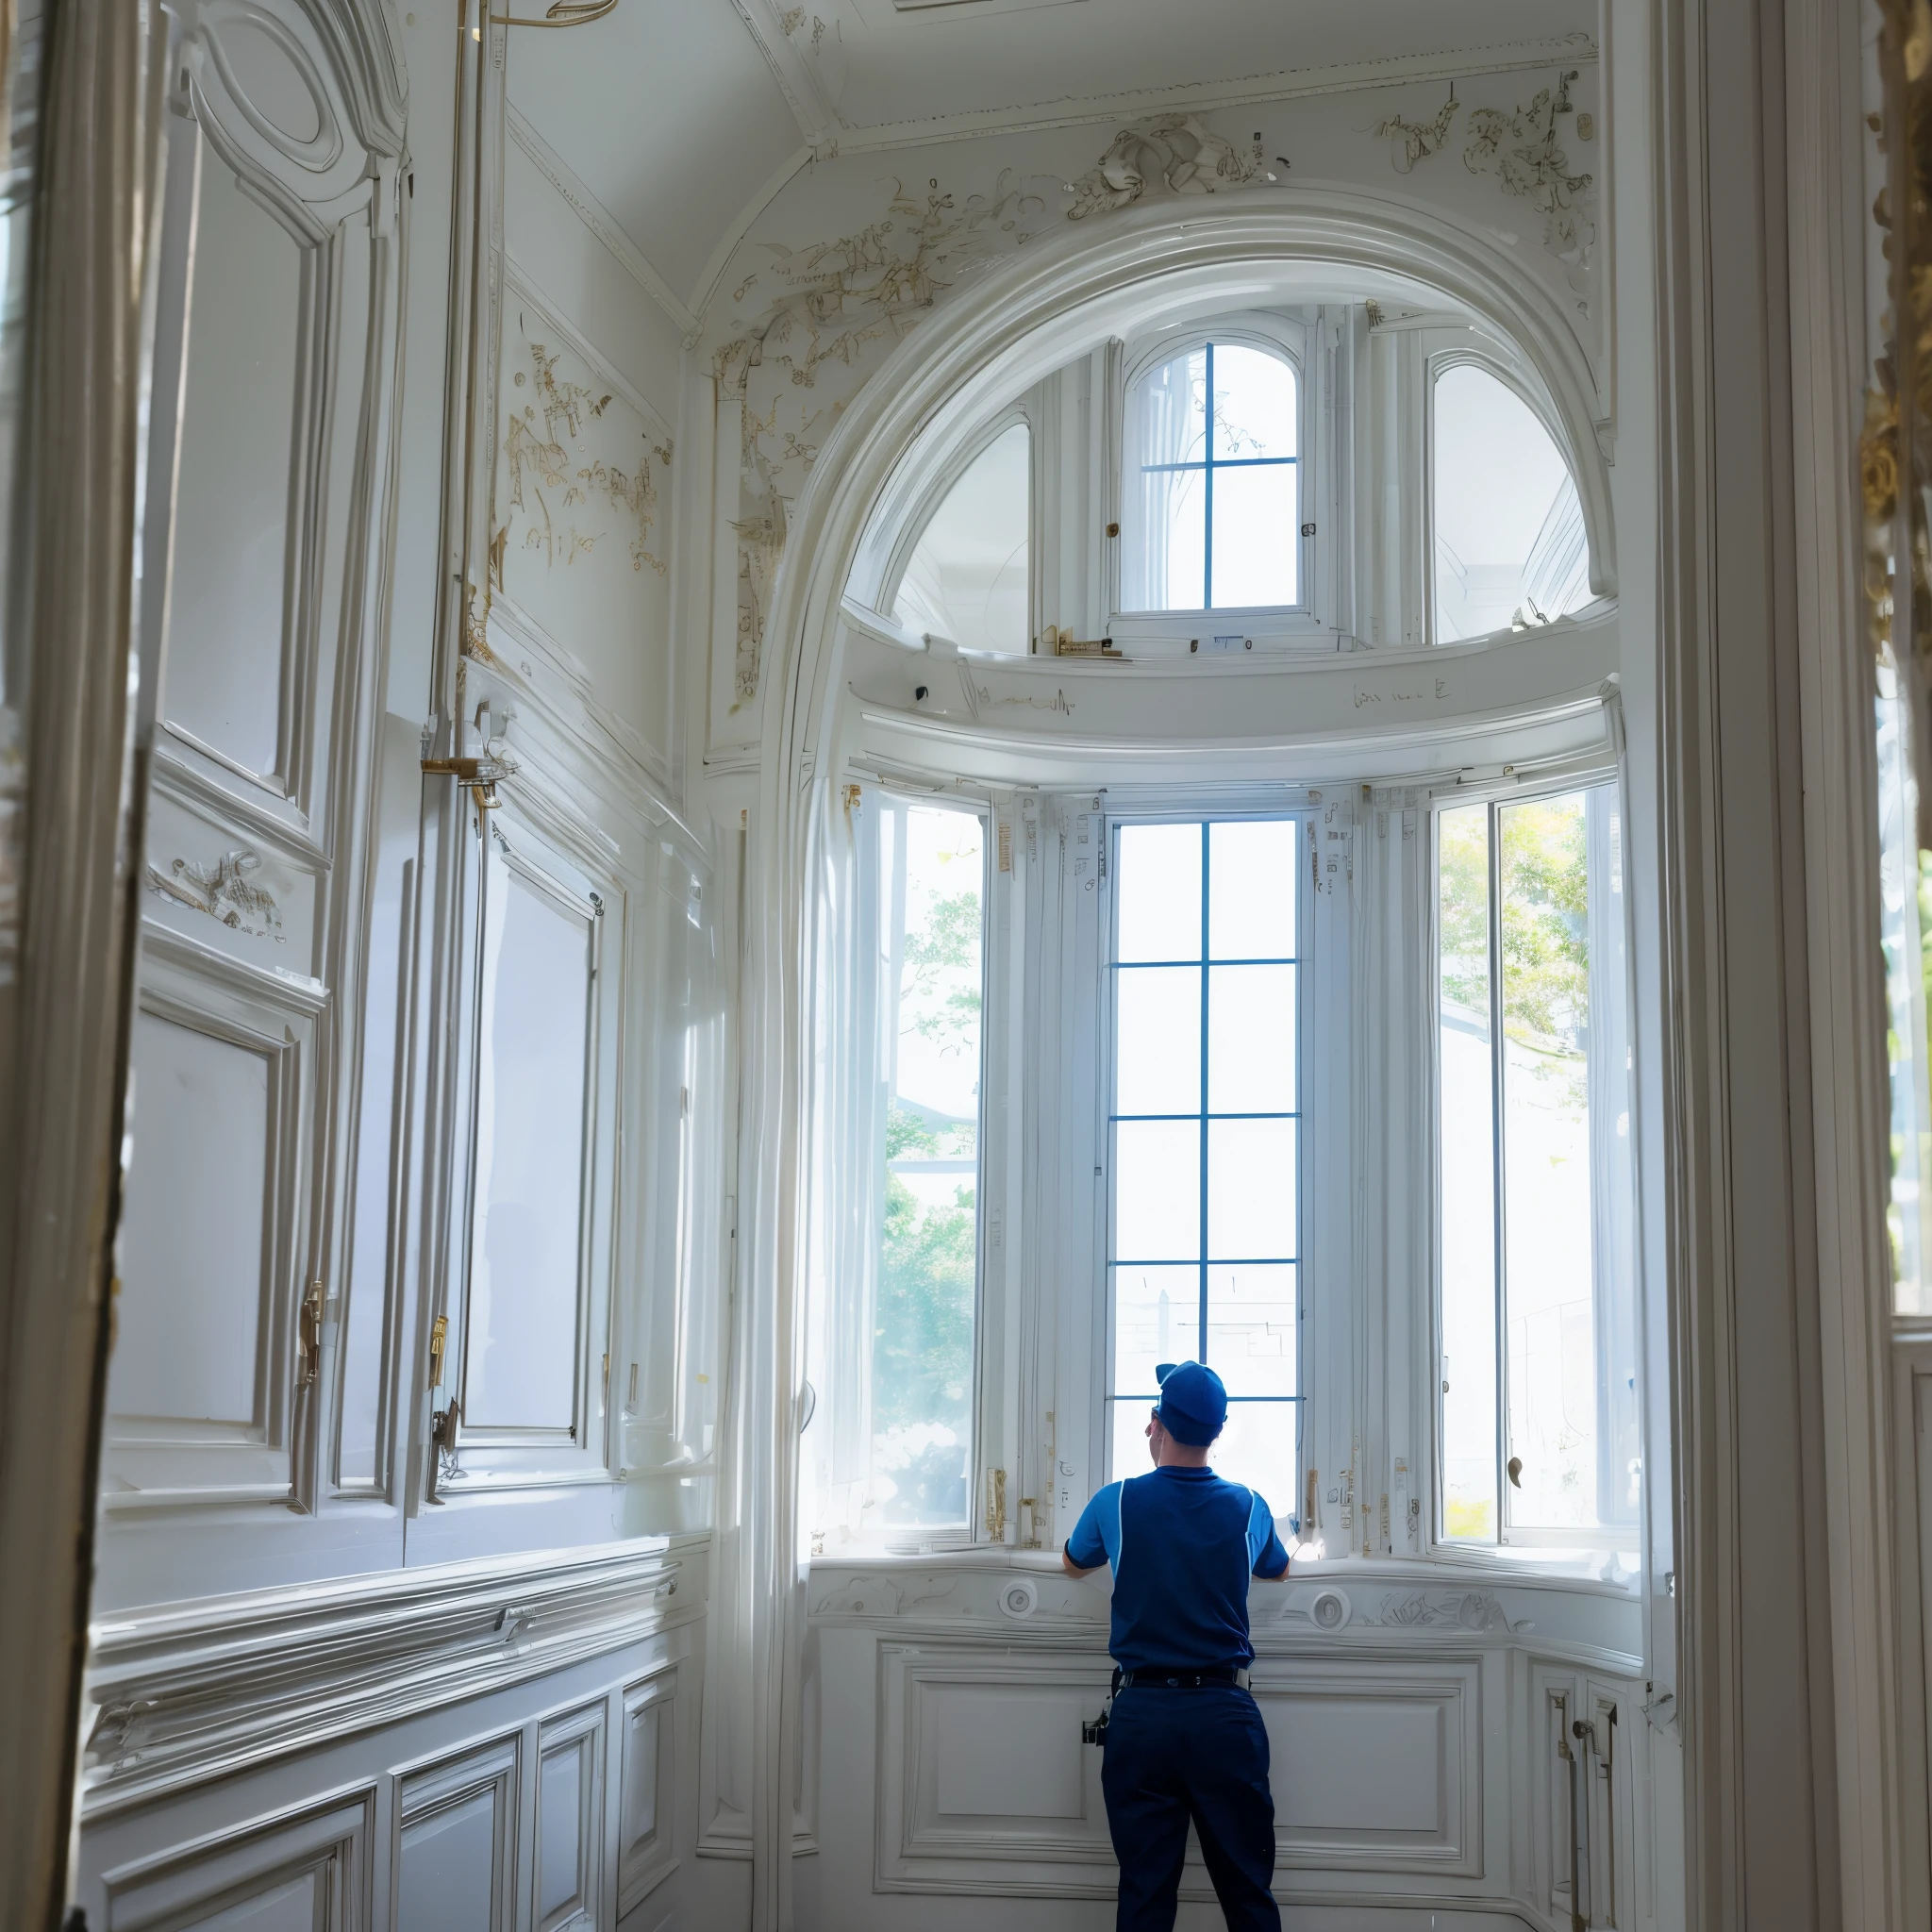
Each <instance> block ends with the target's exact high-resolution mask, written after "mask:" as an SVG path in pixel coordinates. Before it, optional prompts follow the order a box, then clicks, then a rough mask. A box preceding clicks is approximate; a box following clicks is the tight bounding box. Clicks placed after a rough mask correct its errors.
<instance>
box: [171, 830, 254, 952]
mask: <svg viewBox="0 0 1932 1932" xmlns="http://www.w3.org/2000/svg"><path fill="white" fill-rule="evenodd" d="M260 868H261V855H260V853H258V852H245V851H244V852H228V853H225V854H224V855H223V856H222V857H221V858H218V859H216V860H215V862H214V863H213V864H212V865H197V864H196V863H195V862H194V860H192V858H177V859H175V862H174V864H173V865H172V866H170V867H169V868H168V870H167V871H166V872H162V871H161V870H160V869H159V868H158V866H153V865H150V866H149V867H148V869H147V889H148V891H151V892H152V893H154V894H155V896H156V897H157V898H160V899H173V900H174V901H175V903H176V904H177V905H181V906H186V907H189V908H192V910H193V911H196V912H206V913H207V914H208V917H209V918H210V919H218V920H220V921H221V923H222V924H224V925H225V926H227V927H229V928H230V929H231V930H233V931H235V932H245V933H248V934H249V935H251V936H252V937H254V938H256V939H272V940H274V941H275V942H276V944H277V945H279V944H281V943H282V941H283V933H282V913H281V908H279V907H278V906H277V905H276V904H275V894H274V893H272V892H270V891H267V890H266V889H265V888H263V887H261V886H258V885H253V884H251V883H250V881H249V874H251V873H254V872H258V871H259V870H260Z"/></svg>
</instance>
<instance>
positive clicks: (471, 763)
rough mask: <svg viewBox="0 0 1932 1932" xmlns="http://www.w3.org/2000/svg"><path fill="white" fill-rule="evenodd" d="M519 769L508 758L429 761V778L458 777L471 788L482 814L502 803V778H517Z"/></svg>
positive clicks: (426, 765) (425, 770)
mask: <svg viewBox="0 0 1932 1932" xmlns="http://www.w3.org/2000/svg"><path fill="white" fill-rule="evenodd" d="M516 769H517V768H516V767H515V766H514V765H513V764H511V763H509V762H508V759H505V758H425V759H424V760H423V775H424V776H425V778H454V779H455V780H456V781H457V783H458V784H459V785H467V786H468V787H469V788H470V796H471V797H472V798H474V799H475V801H476V809H477V810H478V811H494V810H495V809H496V808H497V806H498V805H499V804H501V803H502V801H501V800H500V799H499V798H498V797H497V795H496V787H497V783H498V781H499V780H500V779H504V778H508V777H512V776H514V775H515V773H516Z"/></svg>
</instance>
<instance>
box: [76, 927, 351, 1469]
mask: <svg viewBox="0 0 1932 1932" xmlns="http://www.w3.org/2000/svg"><path fill="white" fill-rule="evenodd" d="M317 1004H318V1000H317V994H316V991H315V989H313V988H312V987H306V986H304V985H303V984H302V983H301V982H299V981H293V982H291V981H283V980H280V979H277V978H275V977H272V976H271V975H269V974H262V973H258V972H255V971H254V970H253V969H251V968H248V967H246V966H243V965H242V964H241V963H240V962H237V961H231V960H228V959H225V958H222V957H221V956H219V955H215V954H212V953H209V952H207V951H206V950H204V949H203V948H200V947H196V946H193V945H192V944H190V943H188V942H186V941H179V940H174V939H172V938H169V937H168V936H166V935H163V934H159V933H157V934H156V935H154V936H153V938H152V939H151V940H150V941H149V946H148V957H147V959H146V964H145V971H144V974H143V984H142V990H141V995H140V1001H139V1006H138V1009H137V1014H136V1020H135V1026H134V1034H133V1042H132V1061H131V1065H132V1069H133V1074H134V1094H135V1108H136V1118H137V1120H138V1122H139V1125H138V1127H137V1130H136V1132H137V1147H138V1150H139V1152H138V1154H137V1158H136V1159H135V1160H134V1162H133V1163H132V1168H131V1172H130V1174H129V1178H128V1188H127V1206H126V1220H125V1225H124V1228H123V1234H122V1291H121V1298H120V1307H121V1313H120V1334H119V1338H118V1341H117V1343H116V1347H115V1352H114V1356H113V1358H112V1361H111V1363H110V1366H109V1375H108V1433H107V1445H106V1454H105V1457H104V1468H103V1483H104V1486H105V1490H106V1493H107V1497H108V1502H109V1505H110V1506H112V1505H115V1504H129V1503H134V1502H139V1501H142V1500H143V1499H147V1500H165V1499H166V1498H168V1497H170V1496H175V1495H179V1494H182V1493H184V1492H197V1493H201V1494H210V1493H214V1494H225V1495H228V1496H234V1497H244V1496H250V1495H257V1496H264V1497H265V1496H273V1495H286V1494H287V1493H288V1492H289V1491H290V1489H291V1484H292V1483H293V1480H294V1471H293V1465H292V1462H291V1441H292V1436H291V1395H292V1392H293V1389H294V1386H295V1380H296V1377H297V1375H298V1374H300V1373H301V1372H300V1370H299V1368H298V1365H297V1362H296V1359H295V1357H296V1337H295V1332H294V1313H295V1308H296V1305H297V1303H298V1302H299V1300H300V1298H301V1272H302V1265H303V1259H304V1254H305V1248H306V1239H305V1238H306V1235H307V1229H308V1199H307V1189H306V1181H307V1174H306V1170H305V1165H304V1162H305V1157H306V1153H307V1147H308V1141H307V1136H306V1134H305V1131H304V1128H305V1124H306V1114H307V1103H308V1086H309V1071H308V1069H309V1063H310V1061H311V1059H312V1056H313V1048H314V1038H315V1025H316V1019H317V1013H316V1010H315V1009H316V1006H317Z"/></svg>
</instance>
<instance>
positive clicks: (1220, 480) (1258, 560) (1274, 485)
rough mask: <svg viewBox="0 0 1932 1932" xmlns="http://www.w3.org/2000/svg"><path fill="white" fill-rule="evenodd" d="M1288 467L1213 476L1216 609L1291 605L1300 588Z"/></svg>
mask: <svg viewBox="0 0 1932 1932" xmlns="http://www.w3.org/2000/svg"><path fill="white" fill-rule="evenodd" d="M1298 475H1300V471H1299V468H1298V466H1297V465H1296V464H1293V463H1260V464H1257V465H1256V466H1255V467H1253V468H1234V469H1226V470H1224V469H1220V468H1217V469H1216V470H1215V472H1214V560H1213V575H1212V582H1211V586H1210V588H1211V590H1212V592H1213V608H1215V609H1216V610H1232V609H1245V608H1247V607H1248V606H1250V605H1255V604H1292V603H1294V602H1295V601H1296V599H1297V597H1298V595H1299V593H1300V586H1301V531H1300V525H1299V524H1298V522H1297V518H1298V516H1299V514H1300V511H1299V508H1298V503H1299V492H1298V490H1297V486H1296V480H1295V479H1296V477H1297V476H1298Z"/></svg>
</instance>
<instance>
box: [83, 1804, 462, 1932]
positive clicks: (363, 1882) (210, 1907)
mask: <svg viewBox="0 0 1932 1932" xmlns="http://www.w3.org/2000/svg"><path fill="white" fill-rule="evenodd" d="M374 1830H375V1792H374V1790H364V1791H358V1792H355V1793H352V1794H349V1795H347V1796H337V1797H334V1798H331V1799H328V1800H325V1801H324V1802H322V1803H321V1804H318V1805H315V1806H313V1807H307V1808H305V1809H303V1810H301V1811H298V1812H296V1813H294V1814H293V1815H291V1816H283V1817H278V1818H273V1819H269V1820H267V1821H264V1822H261V1823H257V1824H248V1825H245V1826H243V1827H242V1828H240V1829H239V1830H235V1831H232V1832H225V1833H217V1834H215V1835H214V1836H212V1837H211V1838H209V1839H207V1840H202V1841H200V1842H198V1843H195V1844H192V1845H189V1846H184V1847H182V1848H181V1849H179V1850H178V1851H174V1852H171V1853H169V1854H166V1855H164V1856H163V1857H159V1858H158V1859H154V1860H151V1861H145V1862H143V1863H141V1864H138V1865H134V1866H130V1867H128V1868H126V1869H125V1870H123V1871H120V1872H113V1873H109V1874H108V1876H107V1880H106V1886H105V1891H106V1907H107V1916H106V1921H105V1923H106V1925H107V1932H164V1928H165V1932H216V1928H220V1932H364V1928H366V1927H368V1926H369V1925H370V1924H371V1922H372V1921H371V1907H372V1896H371V1890H370V1883H371V1875H372V1869H373V1868H372V1865H371V1858H370V1853H371V1840H372V1838H373V1835H374ZM465 1932H469V1928H465Z"/></svg>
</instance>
